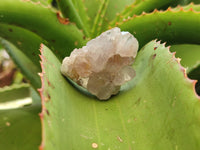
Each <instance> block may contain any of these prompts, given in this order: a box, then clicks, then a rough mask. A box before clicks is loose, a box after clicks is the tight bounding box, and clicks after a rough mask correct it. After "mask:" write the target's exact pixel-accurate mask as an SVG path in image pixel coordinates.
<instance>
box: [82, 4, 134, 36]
mask: <svg viewBox="0 0 200 150" xmlns="http://www.w3.org/2000/svg"><path fill="white" fill-rule="evenodd" d="M133 2H134V0H123V1H122V0H84V4H85V7H86V10H87V14H88V16H89V23H90V24H91V25H92V35H91V36H92V37H96V36H97V35H99V34H100V33H101V31H102V28H104V29H105V27H107V26H108V23H109V22H110V21H111V20H113V19H114V18H115V17H116V14H117V13H119V12H121V11H122V10H123V9H124V8H125V6H127V5H130V4H131V3H133Z"/></svg>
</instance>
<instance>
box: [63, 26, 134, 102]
mask: <svg viewBox="0 0 200 150" xmlns="http://www.w3.org/2000/svg"><path fill="white" fill-rule="evenodd" d="M137 50H138V41H137V40H136V38H134V36H133V35H131V34H130V33H129V32H121V31H120V29H119V28H117V27H116V28H113V29H111V30H108V31H106V32H104V33H102V34H101V35H100V36H98V37H96V38H95V39H93V40H91V41H89V42H88V43H87V44H86V46H84V47H82V48H80V49H74V51H73V52H72V53H71V55H70V56H69V57H65V59H64V60H63V63H62V66H61V72H62V74H63V75H65V76H67V77H69V78H71V79H72V80H74V81H75V82H77V83H78V84H79V85H81V86H83V87H84V88H86V89H87V90H88V91H89V92H90V93H92V94H93V95H95V96H97V97H98V98H99V99H101V100H106V99H108V98H110V96H111V95H114V94H117V93H118V92H119V90H120V86H121V85H122V84H124V83H125V82H127V81H129V80H131V79H132V78H134V76H135V71H134V70H133V68H132V67H131V65H132V63H133V61H134V59H135V57H136V55H137Z"/></svg>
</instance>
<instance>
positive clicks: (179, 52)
mask: <svg viewBox="0 0 200 150" xmlns="http://www.w3.org/2000/svg"><path fill="white" fill-rule="evenodd" d="M170 51H171V52H176V57H180V58H181V64H182V65H183V66H184V67H186V68H188V69H189V70H190V68H193V67H194V66H195V65H197V64H198V63H199V62H200V46H199V45H194V44H180V45H173V46H171V48H170Z"/></svg>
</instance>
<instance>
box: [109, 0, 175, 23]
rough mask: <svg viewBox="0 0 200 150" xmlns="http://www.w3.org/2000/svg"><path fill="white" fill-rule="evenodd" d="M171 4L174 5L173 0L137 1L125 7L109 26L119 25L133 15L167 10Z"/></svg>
mask: <svg viewBox="0 0 200 150" xmlns="http://www.w3.org/2000/svg"><path fill="white" fill-rule="evenodd" d="M173 3H174V0H167V1H161V0H145V1H140V0H139V1H136V2H135V3H133V4H131V5H130V6H127V7H126V8H125V9H124V10H123V12H121V13H119V14H118V15H117V16H116V17H115V19H114V20H113V21H112V23H111V24H110V25H111V26H115V25H117V24H119V22H123V20H126V19H128V18H131V17H132V16H134V15H140V14H142V13H143V12H144V13H148V12H152V11H153V10H154V9H162V8H167V7H169V6H170V5H171V4H173Z"/></svg>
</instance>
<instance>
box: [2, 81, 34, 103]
mask: <svg viewBox="0 0 200 150" xmlns="http://www.w3.org/2000/svg"><path fill="white" fill-rule="evenodd" d="M29 87H30V86H29V85H28V84H14V85H11V86H5V87H4V88H0V97H1V99H0V103H3V102H8V101H14V100H20V99H23V98H26V97H29V96H30V93H29Z"/></svg>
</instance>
